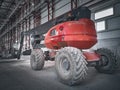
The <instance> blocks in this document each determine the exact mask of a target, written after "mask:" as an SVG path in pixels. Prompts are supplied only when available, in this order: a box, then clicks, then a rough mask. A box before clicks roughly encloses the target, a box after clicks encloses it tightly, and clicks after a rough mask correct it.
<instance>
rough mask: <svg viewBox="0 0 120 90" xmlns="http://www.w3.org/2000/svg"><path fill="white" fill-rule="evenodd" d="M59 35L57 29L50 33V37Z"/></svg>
mask: <svg viewBox="0 0 120 90" xmlns="http://www.w3.org/2000/svg"><path fill="white" fill-rule="evenodd" d="M57 34H58V32H57V31H56V30H55V29H53V30H52V31H51V32H50V35H51V36H54V35H57Z"/></svg>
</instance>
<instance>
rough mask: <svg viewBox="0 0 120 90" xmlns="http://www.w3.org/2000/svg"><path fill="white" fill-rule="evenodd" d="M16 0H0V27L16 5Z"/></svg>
mask: <svg viewBox="0 0 120 90" xmlns="http://www.w3.org/2000/svg"><path fill="white" fill-rule="evenodd" d="M15 2H16V0H0V27H1V26H2V25H3V24H4V22H5V21H6V20H7V19H8V16H9V15H10V13H11V12H12V11H13V9H14V8H15V5H16V3H15Z"/></svg>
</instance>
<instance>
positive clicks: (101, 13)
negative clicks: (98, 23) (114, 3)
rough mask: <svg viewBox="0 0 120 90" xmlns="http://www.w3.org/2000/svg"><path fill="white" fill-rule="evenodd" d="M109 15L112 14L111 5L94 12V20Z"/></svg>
mask: <svg viewBox="0 0 120 90" xmlns="http://www.w3.org/2000/svg"><path fill="white" fill-rule="evenodd" d="M110 15H113V7H111V8H108V9H105V10H102V11H99V12H96V13H95V20H96V19H100V18H103V17H106V16H110Z"/></svg>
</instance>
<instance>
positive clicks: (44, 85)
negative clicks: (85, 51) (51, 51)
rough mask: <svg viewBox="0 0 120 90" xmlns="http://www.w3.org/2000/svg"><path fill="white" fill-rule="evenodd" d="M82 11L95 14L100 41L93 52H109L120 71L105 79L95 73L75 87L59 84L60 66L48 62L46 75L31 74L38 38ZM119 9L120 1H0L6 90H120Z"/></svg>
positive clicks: (0, 89) (2, 87)
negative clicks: (71, 13) (58, 23)
mask: <svg viewBox="0 0 120 90" xmlns="http://www.w3.org/2000/svg"><path fill="white" fill-rule="evenodd" d="M81 7H87V8H89V10H90V11H91V13H90V19H91V20H93V21H94V23H95V28H96V33H97V39H98V41H97V43H96V44H95V45H94V46H93V47H91V48H90V49H92V50H97V49H99V48H107V50H108V51H110V52H107V51H105V52H107V53H108V54H109V55H110V58H112V59H114V60H115V61H116V62H117V63H116V66H117V69H116V70H115V73H114V74H105V73H99V72H98V71H97V70H96V69H95V68H94V67H89V68H88V69H89V70H88V75H87V78H86V79H85V80H84V81H83V82H80V84H78V85H73V86H69V85H66V84H64V83H61V82H59V80H58V76H57V74H56V68H55V61H45V65H44V67H43V69H42V70H33V69H34V68H33V69H32V68H31V65H30V58H31V57H32V56H31V53H32V51H33V49H34V48H33V45H32V35H33V34H37V36H38V38H40V37H41V36H42V35H43V36H45V35H46V33H47V31H48V30H49V29H50V28H52V27H53V26H55V25H56V22H57V21H59V22H60V20H64V19H65V18H66V15H68V14H69V13H70V12H77V10H79V8H81ZM119 9H120V0H0V90H49V89H50V90H120V67H119V66H120V10H119ZM82 13H84V12H82ZM82 13H80V14H82ZM87 14H89V13H87ZM65 22H66V21H65ZM60 23H61V22H60ZM73 33H74V30H73ZM38 34H39V35H40V36H39V35H38ZM36 48H37V47H35V49H36ZM38 48H40V47H39V46H38ZM41 57H42V56H41ZM113 69H114V68H113Z"/></svg>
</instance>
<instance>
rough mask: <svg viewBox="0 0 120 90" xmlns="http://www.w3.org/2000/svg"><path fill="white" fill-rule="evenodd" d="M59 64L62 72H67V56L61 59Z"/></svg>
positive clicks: (68, 66)
mask: <svg viewBox="0 0 120 90" xmlns="http://www.w3.org/2000/svg"><path fill="white" fill-rule="evenodd" d="M61 66H62V69H63V70H64V72H68V71H69V70H70V62H69V61H68V60H67V58H63V59H62V62H61Z"/></svg>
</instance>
